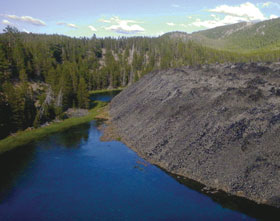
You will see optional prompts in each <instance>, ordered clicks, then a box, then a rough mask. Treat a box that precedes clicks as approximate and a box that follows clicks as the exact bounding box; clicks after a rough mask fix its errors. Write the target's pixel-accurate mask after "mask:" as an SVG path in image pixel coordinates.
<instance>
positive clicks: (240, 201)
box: [160, 168, 280, 220]
mask: <svg viewBox="0 0 280 221" xmlns="http://www.w3.org/2000/svg"><path fill="white" fill-rule="evenodd" d="M160 169H161V170H163V171H164V172H165V173H167V174H168V175H169V176H171V177H173V178H174V179H175V180H177V181H178V182H179V183H180V184H182V185H184V186H187V187H188V188H191V189H193V190H195V191H197V192H199V193H202V194H204V195H207V196H209V197H210V198H211V199H212V200H213V201H214V202H216V203H218V204H220V205H221V206H222V207H223V208H227V209H230V210H234V211H238V212H241V213H244V214H246V215H248V216H250V217H253V218H255V219H258V220H280V209H278V208H275V207H272V206H268V205H263V204H257V203H255V202H253V201H251V200H248V199H245V198H242V197H237V196H233V195H230V194H227V193H226V192H224V191H215V190H209V189H207V188H205V187H206V186H205V185H203V184H201V183H199V182H196V181H194V180H191V179H188V178H186V177H182V176H178V175H176V174H171V173H169V172H167V171H166V170H165V169H163V168H160Z"/></svg>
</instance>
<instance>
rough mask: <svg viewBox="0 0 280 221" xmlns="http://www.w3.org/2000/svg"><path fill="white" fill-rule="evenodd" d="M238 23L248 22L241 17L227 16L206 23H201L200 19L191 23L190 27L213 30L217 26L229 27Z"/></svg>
mask: <svg viewBox="0 0 280 221" xmlns="http://www.w3.org/2000/svg"><path fill="white" fill-rule="evenodd" d="M239 22H248V20H246V18H243V17H235V16H231V15H227V16H225V17H224V18H223V19H219V18H216V19H214V20H206V21H201V20H200V19H197V20H196V21H195V22H193V23H192V25H193V26H196V27H204V28H215V27H218V26H224V25H230V24H234V23H239Z"/></svg>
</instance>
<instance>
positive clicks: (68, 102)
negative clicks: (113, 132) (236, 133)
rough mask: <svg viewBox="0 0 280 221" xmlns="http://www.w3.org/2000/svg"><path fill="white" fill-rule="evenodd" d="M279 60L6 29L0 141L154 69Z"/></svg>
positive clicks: (179, 43)
mask: <svg viewBox="0 0 280 221" xmlns="http://www.w3.org/2000/svg"><path fill="white" fill-rule="evenodd" d="M279 58H280V51H279V50H278V51H271V50H270V51H265V50H263V51H259V52H254V53H251V54H241V53H233V52H228V51H222V50H216V49H211V48H207V47H205V46H202V45H200V44H199V43H196V42H194V41H191V40H188V41H184V40H180V39H172V38H169V37H168V36H162V37H159V38H152V37H131V38H125V37H121V38H110V37H108V38H96V36H95V35H94V36H93V37H92V38H70V37H67V36H61V35H42V34H32V33H31V34H27V33H21V32H19V31H18V30H17V29H16V28H14V27H10V26H8V27H6V28H5V30H4V33H3V34H0V138H3V137H6V136H7V135H9V134H10V133H13V132H16V131H18V130H24V129H26V128H28V127H33V126H35V127H37V126H39V125H41V124H43V123H45V122H47V121H51V120H53V119H55V118H56V117H59V118H63V117H64V114H63V113H64V111H66V110H67V109H68V108H71V107H77V108H88V107H89V101H90V100H89V91H92V90H97V89H106V88H117V87H125V86H127V85H129V84H132V83H134V82H135V81H137V80H138V79H140V78H141V77H142V76H143V75H145V74H146V73H149V72H151V71H154V70H159V69H167V68H174V67H180V66H186V65H198V64H206V63H215V62H219V63H224V62H249V61H276V60H279Z"/></svg>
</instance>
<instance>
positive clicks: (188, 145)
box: [108, 63, 280, 207]
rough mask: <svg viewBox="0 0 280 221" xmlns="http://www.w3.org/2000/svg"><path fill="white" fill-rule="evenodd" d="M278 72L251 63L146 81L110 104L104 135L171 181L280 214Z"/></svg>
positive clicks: (156, 75)
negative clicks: (183, 180) (182, 179)
mask: <svg viewBox="0 0 280 221" xmlns="http://www.w3.org/2000/svg"><path fill="white" fill-rule="evenodd" d="M279 70H280V63H273V64H270V65H265V64H259V63H253V64H237V65H204V66H202V68H194V67H193V68H190V67H184V68H178V69H168V70H165V71H156V72H152V73H149V74H148V75H146V76H144V77H143V78H142V79H140V80H139V81H138V82H137V83H135V84H134V85H132V86H130V87H128V88H127V89H125V90H124V91H123V92H121V93H120V94H119V95H118V96H116V97H115V98H114V99H113V100H112V102H111V105H110V110H109V113H110V116H111V118H112V121H111V123H112V125H113V126H111V127H109V129H110V128H111V129H112V128H113V130H115V133H117V134H118V135H117V137H121V140H122V141H123V142H125V143H126V144H128V146H130V147H132V148H133V149H134V150H136V151H137V152H138V153H139V154H140V155H141V156H142V157H144V158H145V159H147V160H149V161H150V162H152V163H154V164H156V165H159V166H160V167H162V168H164V169H166V170H167V171H169V172H171V173H175V174H179V175H182V176H186V177H188V178H191V179H193V180H196V181H199V182H201V183H203V184H205V185H206V186H208V187H210V188H214V189H221V190H224V191H226V192H227V193H230V194H233V195H237V196H242V197H245V198H248V199H250V200H253V201H256V202H258V203H263V204H268V205H272V206H277V207H280V198H279V196H280V189H279V185H280V164H279V162H280V152H279V145H278V144H279V142H280V137H279V133H280V120H279V119H280V117H279V116H280V112H279V110H280V102H279V96H280V88H279V85H280V74H279ZM108 131H110V130H108Z"/></svg>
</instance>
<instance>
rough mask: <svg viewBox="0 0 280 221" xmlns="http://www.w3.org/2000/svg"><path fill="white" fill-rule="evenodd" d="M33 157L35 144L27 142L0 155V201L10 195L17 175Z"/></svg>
mask: <svg viewBox="0 0 280 221" xmlns="http://www.w3.org/2000/svg"><path fill="white" fill-rule="evenodd" d="M34 158H35V145H34V144H29V145H27V146H22V147H20V148H17V149H15V150H13V151H9V152H7V153H4V154H2V155H0V203H1V202H2V201H3V200H4V199H5V197H6V196H8V195H11V193H12V192H13V187H14V185H15V182H16V181H17V178H18V176H20V175H21V174H23V173H24V172H25V170H26V168H27V167H29V166H30V165H31V162H32V160H33V159H34Z"/></svg>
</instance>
